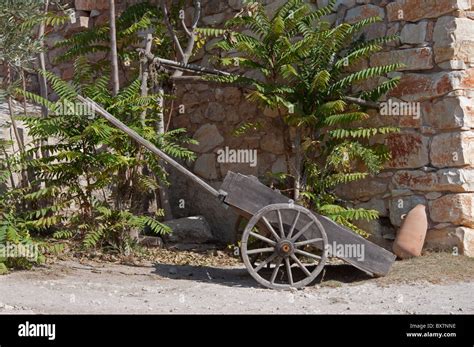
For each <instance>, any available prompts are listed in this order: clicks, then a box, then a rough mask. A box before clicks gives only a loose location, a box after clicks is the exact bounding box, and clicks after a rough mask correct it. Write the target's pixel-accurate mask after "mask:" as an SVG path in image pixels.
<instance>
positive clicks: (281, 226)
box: [276, 210, 285, 238]
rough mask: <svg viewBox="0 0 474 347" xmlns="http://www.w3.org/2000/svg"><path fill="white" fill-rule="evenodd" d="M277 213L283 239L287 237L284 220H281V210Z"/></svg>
mask: <svg viewBox="0 0 474 347" xmlns="http://www.w3.org/2000/svg"><path fill="white" fill-rule="evenodd" d="M276 213H277V215H278V227H279V228H280V235H281V237H283V238H284V237H285V229H283V220H282V218H281V212H280V210H276Z"/></svg>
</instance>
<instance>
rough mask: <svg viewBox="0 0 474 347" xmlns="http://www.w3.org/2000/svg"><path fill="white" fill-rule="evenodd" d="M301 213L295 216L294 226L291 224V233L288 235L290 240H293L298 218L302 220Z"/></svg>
mask: <svg viewBox="0 0 474 347" xmlns="http://www.w3.org/2000/svg"><path fill="white" fill-rule="evenodd" d="M300 213H301V212H300V211H298V213H297V214H296V216H295V220H294V221H293V224H291V229H290V232H289V233H288V238H289V239H291V236H293V232H294V231H295V227H296V223H297V222H298V218H300Z"/></svg>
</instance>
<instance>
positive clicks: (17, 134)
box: [7, 64, 25, 154]
mask: <svg viewBox="0 0 474 347" xmlns="http://www.w3.org/2000/svg"><path fill="white" fill-rule="evenodd" d="M11 83H12V72H11V68H10V65H9V64H7V85H11ZM7 101H8V111H9V113H10V121H11V123H12V128H13V133H14V134H15V140H16V142H17V145H18V149H19V150H20V153H21V154H24V153H25V144H24V142H23V137H22V136H21V134H20V130H19V129H18V126H17V124H16V120H15V112H14V110H13V100H12V97H11V95H10V94H9V95H8V97H7Z"/></svg>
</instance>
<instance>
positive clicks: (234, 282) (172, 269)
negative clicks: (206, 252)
mask: <svg viewBox="0 0 474 347" xmlns="http://www.w3.org/2000/svg"><path fill="white" fill-rule="evenodd" d="M154 267H155V270H154V271H153V273H156V274H157V275H159V276H161V277H164V278H169V279H175V280H188V281H198V282H205V283H216V284H220V285H225V286H229V287H242V288H261V286H260V285H259V284H258V283H257V282H256V281H255V280H254V279H253V278H252V277H251V276H250V274H249V273H248V272H247V269H245V268H243V267H242V268H216V267H210V266H194V265H170V264H160V263H156V264H154ZM310 271H311V269H310ZM369 279H372V277H371V276H369V275H367V274H366V273H365V272H363V271H361V270H359V269H357V268H355V267H353V266H350V265H346V264H338V265H326V266H325V268H324V270H323V271H322V272H321V274H320V275H319V276H318V277H317V278H316V279H315V281H314V282H313V283H312V284H313V285H315V284H322V285H324V284H325V283H326V282H327V283H331V285H334V284H335V283H339V284H342V283H355V282H361V281H366V280H369Z"/></svg>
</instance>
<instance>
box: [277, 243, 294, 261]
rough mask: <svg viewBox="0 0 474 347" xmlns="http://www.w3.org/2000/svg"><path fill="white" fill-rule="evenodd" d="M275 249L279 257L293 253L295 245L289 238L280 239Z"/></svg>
mask: <svg viewBox="0 0 474 347" xmlns="http://www.w3.org/2000/svg"><path fill="white" fill-rule="evenodd" d="M276 250H277V252H278V254H279V255H280V256H281V257H289V256H290V255H292V254H293V252H294V250H295V247H294V246H293V243H292V242H291V241H290V240H281V241H280V242H278V244H277V246H276Z"/></svg>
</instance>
